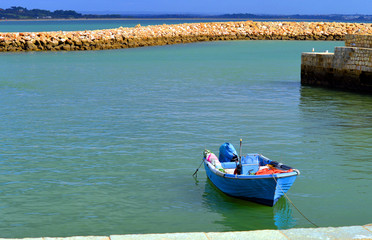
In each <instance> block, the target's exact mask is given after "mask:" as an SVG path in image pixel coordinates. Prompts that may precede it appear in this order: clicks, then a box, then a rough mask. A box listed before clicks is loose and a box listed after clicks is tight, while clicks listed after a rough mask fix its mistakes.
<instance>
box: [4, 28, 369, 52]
mask: <svg viewBox="0 0 372 240" xmlns="http://www.w3.org/2000/svg"><path fill="white" fill-rule="evenodd" d="M355 33H358V34H372V24H370V23H334V22H333V23H330V22H253V21H244V22H215V23H185V24H177V25H156V26H140V25H137V26H136V27H133V28H123V27H120V28H116V29H105V30H93V31H74V32H62V31H59V32H21V33H0V51H2V52H15V51H59V50H65V51H72V50H100V49H118V48H133V47H143V46H155V45H166V44H177V43H190V42H198V41H217V40H344V37H345V35H346V34H355Z"/></svg>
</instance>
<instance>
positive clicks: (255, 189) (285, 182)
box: [204, 161, 297, 206]
mask: <svg viewBox="0 0 372 240" xmlns="http://www.w3.org/2000/svg"><path fill="white" fill-rule="evenodd" d="M204 167H205V171H206V173H207V177H208V178H209V179H210V181H211V182H212V183H213V184H214V185H215V186H216V187H217V188H218V189H219V190H221V191H222V192H223V193H225V194H227V195H229V196H232V197H237V198H241V199H245V200H249V201H253V202H257V203H261V204H264V205H268V206H274V205H275V203H276V202H277V201H278V200H279V199H280V198H281V197H282V196H283V195H284V193H286V192H287V191H288V190H289V188H290V187H291V186H292V184H293V183H294V181H295V180H296V177H297V172H290V173H280V174H273V175H259V176H256V175H233V174H224V173H222V172H220V171H218V170H217V169H216V168H214V167H213V166H212V165H211V164H210V163H209V162H207V161H204Z"/></svg>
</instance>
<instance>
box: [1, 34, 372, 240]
mask: <svg viewBox="0 0 372 240" xmlns="http://www.w3.org/2000/svg"><path fill="white" fill-rule="evenodd" d="M340 45H341V46H342V45H343V43H342V42H311V41H307V42H301V41H232V42H208V43H195V44H187V45H173V46H162V47H147V48H137V49H124V50H108V51H89V52H35V53H1V54H0V73H1V74H0V117H1V121H0V215H1V216H2V217H1V220H0V237H7V238H10V237H18V238H19V237H42V236H44V237H45V236H60V237H63V236H74V235H109V234H128V233H162V232H194V231H204V232H209V231H240V230H253V229H285V228H290V227H311V225H310V224H309V223H308V222H307V221H306V220H305V219H304V218H303V217H302V216H301V215H300V214H299V213H298V212H297V211H296V210H295V209H294V208H293V207H292V206H291V205H290V203H289V202H288V201H287V200H286V199H281V200H280V201H279V202H278V204H277V205H276V206H275V207H273V208H271V207H267V206H263V205H259V204H255V203H251V202H246V201H242V200H238V199H234V198H230V197H228V196H226V195H224V194H222V193H221V192H219V191H218V190H217V189H216V188H215V187H214V186H213V185H212V184H211V183H210V182H209V181H208V180H207V178H206V176H205V172H204V170H203V169H202V170H200V171H199V174H198V179H197V181H195V179H194V178H193V177H192V174H193V172H194V171H195V169H196V168H197V167H198V165H199V164H200V162H201V158H202V151H203V149H204V148H208V149H210V150H212V151H214V152H215V153H218V148H219V146H220V145H221V144H222V143H224V142H225V141H228V142H231V143H233V144H234V145H235V146H236V147H238V142H239V138H243V141H244V145H243V152H244V153H248V152H259V153H262V154H264V155H265V156H267V157H270V158H272V159H275V160H278V161H281V162H285V163H287V164H288V165H290V166H293V167H296V168H298V169H300V170H301V175H300V176H299V177H298V178H297V180H296V182H295V184H294V185H293V187H292V188H291V190H290V191H289V192H288V196H289V197H290V198H291V200H292V201H293V202H294V203H295V204H296V206H297V207H298V208H299V209H301V210H302V212H303V213H304V214H305V215H306V216H307V217H308V218H310V219H311V220H312V221H313V222H315V223H316V224H318V225H319V226H343V225H359V224H367V223H371V222H372V218H371V216H372V210H371V206H370V202H371V199H372V193H371V191H370V189H371V187H370V186H371V184H372V175H371V171H372V162H371V155H372V154H371V147H372V97H371V96H368V95H360V94H356V93H348V92H339V91H332V90H326V89H320V88H311V87H301V85H300V76H299V75H300V72H299V71H300V53H301V52H303V51H309V50H311V49H312V48H315V50H317V51H325V50H330V51H333V49H334V46H340Z"/></svg>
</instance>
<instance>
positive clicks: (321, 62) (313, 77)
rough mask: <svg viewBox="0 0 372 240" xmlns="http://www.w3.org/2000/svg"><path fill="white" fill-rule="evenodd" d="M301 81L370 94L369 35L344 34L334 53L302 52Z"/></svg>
mask: <svg viewBox="0 0 372 240" xmlns="http://www.w3.org/2000/svg"><path fill="white" fill-rule="evenodd" d="M301 84H302V85H309V86H321V87H328V88H338V89H344V90H352V91H358V92H365V93H369V94H372V35H346V36H345V47H336V48H335V51H334V53H329V52H309V53H302V55H301Z"/></svg>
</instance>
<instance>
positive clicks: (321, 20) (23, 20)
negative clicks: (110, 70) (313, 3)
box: [0, 18, 372, 23]
mask: <svg viewBox="0 0 372 240" xmlns="http://www.w3.org/2000/svg"><path fill="white" fill-rule="evenodd" d="M94 20H98V21H110V20H115V21H117V20H123V21H128V20H134V21H139V20H151V21H154V20H182V21H185V20H194V21H197V20H202V21H204V20H208V21H224V22H227V21H229V22H240V21H257V22H259V21H264V22H266V21H272V22H278V21H288V22H348V23H354V22H355V23H359V22H357V21H334V20H329V19H307V18H304V19H288V18H275V19H273V18H267V19H265V18H53V19H0V23H1V22H38V21H40V22H43V21H45V22H49V21H94ZM360 23H372V21H371V22H360Z"/></svg>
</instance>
